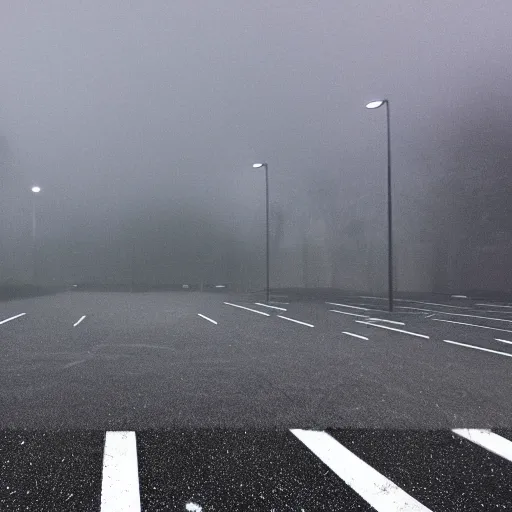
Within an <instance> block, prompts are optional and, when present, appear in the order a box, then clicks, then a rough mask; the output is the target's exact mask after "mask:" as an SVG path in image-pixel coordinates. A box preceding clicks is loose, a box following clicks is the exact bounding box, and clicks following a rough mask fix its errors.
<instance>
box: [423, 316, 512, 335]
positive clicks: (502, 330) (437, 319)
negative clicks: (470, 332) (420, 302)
mask: <svg viewBox="0 0 512 512" xmlns="http://www.w3.org/2000/svg"><path fill="white" fill-rule="evenodd" d="M432 321H433V322H446V323H447V324H458V325H470V326H472V327H480V328H481V329H490V330H491V331H501V332H512V331H509V330H507V329H499V328H498V327H487V326H486V325H478V324H468V323H466V322H456V321H455V320H443V319H442V318H432Z"/></svg>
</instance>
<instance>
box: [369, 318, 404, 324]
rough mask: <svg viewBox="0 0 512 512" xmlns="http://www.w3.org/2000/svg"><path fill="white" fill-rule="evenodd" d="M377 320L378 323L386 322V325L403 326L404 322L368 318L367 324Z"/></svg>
mask: <svg viewBox="0 0 512 512" xmlns="http://www.w3.org/2000/svg"><path fill="white" fill-rule="evenodd" d="M377 320H378V321H379V322H386V323H388V324H395V325H405V322H396V321H395V320H386V319H385V318H368V321H369V322H374V321H377Z"/></svg>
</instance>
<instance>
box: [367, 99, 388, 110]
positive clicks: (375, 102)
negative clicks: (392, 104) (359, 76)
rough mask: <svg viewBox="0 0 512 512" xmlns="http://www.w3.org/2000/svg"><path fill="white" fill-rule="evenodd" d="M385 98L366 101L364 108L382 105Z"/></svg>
mask: <svg viewBox="0 0 512 512" xmlns="http://www.w3.org/2000/svg"><path fill="white" fill-rule="evenodd" d="M384 103H385V100H377V101H370V103H367V105H366V108H379V107H382V105H384Z"/></svg>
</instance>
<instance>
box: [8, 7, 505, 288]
mask: <svg viewBox="0 0 512 512" xmlns="http://www.w3.org/2000/svg"><path fill="white" fill-rule="evenodd" d="M511 16H512V3H511V2H510V0H496V1H494V2H488V1H486V0H454V1H451V2H446V1H444V0H429V1H426V0H421V1H420V0H416V1H414V2H404V1H399V0H382V1H380V2H375V1H371V0H358V1H350V2H340V1H339V0H324V1H322V2H311V1H304V0H303V1H292V0H285V1H274V0H272V1H270V0H260V1H258V2H248V1H247V2H238V1H234V0H229V1H228V0H218V1H217V2H208V1H206V0H200V1H196V2H189V1H185V0H175V1H172V2H169V1H164V0H158V1H157V0H155V1H152V2H128V1H118V2H100V1H97V0H89V1H87V2H78V1H68V0H59V1H57V0H55V1H50V0H48V1H44V2H33V1H28V0H16V1H15V0H6V1H4V2H3V4H2V16H1V18H0V65H1V72H0V166H1V185H0V197H1V201H2V208H1V210H2V218H1V230H0V234H1V239H0V263H1V267H0V282H21V283H23V282H32V280H33V279H34V268H33V240H32V208H33V201H35V214H36V215H35V217H36V240H35V246H36V255H37V256H36V260H37V272H36V276H35V278H36V279H37V280H38V281H39V282H41V283H44V284H50V283H54V284H71V283H76V282H78V283H107V284H123V283H129V282H136V283H141V284H149V285H156V284H171V283H194V284H197V283H200V282H204V283H217V282H221V283H231V284H232V285H233V286H234V287H236V288H239V289H244V290H247V289H258V288H262V287H263V286H264V283H265V275H264V270H265V178H264V171H263V169H253V168H252V164H253V163H254V162H257V161H264V162H268V165H269V176H270V178H269V181H270V203H271V213H270V222H271V276H272V277H271V284H272V286H275V287H278V286H279V287H285V286H293V287H296V286H297V287H303V286H306V287H337V288H343V289H352V290H365V291H370V292H376V293H377V292H381V291H383V290H385V288H386V283H387V281H386V279H387V275H386V271H387V260H386V257H387V246H386V241H387V238H386V237H387V234H386V229H387V224H386V165H387V160H386V155H387V153H386V116H385V109H384V108H381V109H377V110H367V109H365V108H364V106H365V104H366V102H368V101H370V100H373V99H378V98H388V99H389V102H390V107H391V131H392V132H391V136H392V157H393V159H392V165H393V167H392V171H393V194H394V196H393V207H394V246H395V271H396V287H397V288H398V289H399V290H415V291H429V290H434V291H459V290H471V289H479V290H487V289H489V290H509V289H510V288H511V287H512V272H511V271H510V270H511V269H510V261H511V258H510V254H511V252H510V250H511V248H512V220H511V219H512V206H511V201H510V200H509V196H510V188H511V179H510V172H511V171H510V165H511V161H512V160H511V158H512V107H511V105H512V102H511V100H512V78H511V75H510V70H509V68H510V62H509V61H510V55H512V39H511V37H510V19H511ZM34 184H37V185H39V186H40V187H41V188H42V191H41V192H40V193H39V194H37V195H35V194H33V193H32V192H31V191H30V188H31V186H32V185H34Z"/></svg>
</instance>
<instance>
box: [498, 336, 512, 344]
mask: <svg viewBox="0 0 512 512" xmlns="http://www.w3.org/2000/svg"><path fill="white" fill-rule="evenodd" d="M494 339H495V340H496V341H501V343H508V344H509V345H512V341H508V340H500V339H499V338H494Z"/></svg>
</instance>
